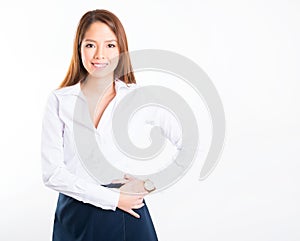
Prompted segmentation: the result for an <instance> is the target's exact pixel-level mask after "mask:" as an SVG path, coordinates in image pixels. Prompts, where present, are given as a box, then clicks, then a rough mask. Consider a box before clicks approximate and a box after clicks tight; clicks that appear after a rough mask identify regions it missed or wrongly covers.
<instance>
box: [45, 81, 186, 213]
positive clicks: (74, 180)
mask: <svg viewBox="0 0 300 241" xmlns="http://www.w3.org/2000/svg"><path fill="white" fill-rule="evenodd" d="M135 88H138V85H137V84H129V85H126V84H125V83H124V82H123V81H121V80H118V79H117V80H115V90H116V96H115V97H114V98H113V99H112V101H111V102H110V103H109V105H108V106H107V108H106V109H105V111H104V113H103V115H102V117H101V120H100V122H99V125H98V127H97V129H95V131H99V132H102V133H101V134H102V135H99V140H100V142H101V140H107V141H106V144H107V143H108V144H107V146H106V147H108V146H112V145H113V144H112V143H110V141H113V140H110V138H109V137H108V135H107V134H108V132H107V131H106V130H107V129H109V128H108V127H109V126H111V120H112V119H111V116H112V112H113V110H114V107H115V106H116V104H117V103H118V102H119V101H120V100H121V99H122V97H124V96H125V95H126V94H127V93H129V91H131V90H133V89H135ZM80 96H82V92H81V88H80V83H78V84H75V85H73V86H68V87H64V88H61V89H57V90H53V91H52V92H51V93H50V95H49V98H48V101H47V103H46V108H45V112H44V118H43V123H42V138H41V159H42V160H41V161H42V174H43V181H44V184H45V185H46V186H47V187H49V188H51V189H53V190H56V191H58V192H61V193H63V194H65V195H68V196H70V197H73V198H75V199H77V200H79V201H82V202H84V203H89V204H92V205H94V206H97V207H101V208H103V209H111V210H115V209H116V207H117V205H118V201H119V195H120V193H119V192H118V191H116V190H110V189H109V188H106V187H103V186H101V185H100V184H99V182H97V181H96V180H95V179H94V178H93V177H92V176H91V175H89V173H88V172H87V171H86V169H85V168H84V167H83V165H82V163H81V160H80V157H79V154H78V150H77V148H76V143H75V139H74V130H73V117H74V108H75V104H76V100H77V99H78V97H80ZM141 113H142V114H140V116H139V117H138V118H137V120H138V121H140V120H141V119H143V122H144V123H145V122H147V119H149V118H151V116H153V113H146V114H145V111H144V112H141ZM152 123H153V121H152ZM161 126H162V128H164V130H165V131H164V133H165V135H166V137H167V138H168V139H169V140H170V142H171V143H172V144H173V145H174V146H176V148H177V149H180V141H179V140H180V138H181V129H180V126H179V125H178V124H177V121H176V120H175V119H172V121H170V118H168V124H164V125H161ZM134 129H136V128H134ZM106 137H107V138H106ZM102 142H103V141H102ZM105 149H106V150H107V153H108V155H115V157H117V154H116V152H115V151H114V149H109V148H105ZM114 153H115V154H114ZM116 159H118V160H120V158H119V157H118V158H116ZM119 164H120V163H119ZM119 164H118V163H117V164H116V166H118V165H119ZM124 170H126V165H125V166H124Z"/></svg>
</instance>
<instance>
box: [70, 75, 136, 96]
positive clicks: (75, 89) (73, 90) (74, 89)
mask: <svg viewBox="0 0 300 241" xmlns="http://www.w3.org/2000/svg"><path fill="white" fill-rule="evenodd" d="M114 82H115V90H116V93H118V91H119V90H120V89H122V88H126V89H129V88H130V85H131V84H126V83H125V82H124V81H122V80H120V79H115V80H114ZM68 93H69V94H73V95H77V96H82V95H83V93H82V91H81V88H80V82H78V83H77V84H75V85H73V86H69V91H68Z"/></svg>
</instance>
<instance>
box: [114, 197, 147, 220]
mask: <svg viewBox="0 0 300 241" xmlns="http://www.w3.org/2000/svg"><path fill="white" fill-rule="evenodd" d="M143 200H144V197H143V196H142V195H140V196H139V195H130V194H129V195H128V194H123V193H122V192H121V193H120V198H119V202H118V208H120V209H122V210H123V211H125V212H127V213H129V214H131V215H132V216H134V217H136V218H140V215H139V214H138V213H136V212H135V211H133V210H132V209H139V208H141V207H143V206H144V205H145V204H144V203H143Z"/></svg>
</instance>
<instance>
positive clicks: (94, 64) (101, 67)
mask: <svg viewBox="0 0 300 241" xmlns="http://www.w3.org/2000/svg"><path fill="white" fill-rule="evenodd" d="M92 64H93V66H95V67H96V68H100V69H103V68H105V67H106V66H107V65H108V63H92Z"/></svg>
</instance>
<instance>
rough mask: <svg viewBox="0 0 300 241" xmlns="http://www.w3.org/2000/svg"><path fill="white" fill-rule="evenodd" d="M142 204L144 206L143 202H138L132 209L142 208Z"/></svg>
mask: <svg viewBox="0 0 300 241" xmlns="http://www.w3.org/2000/svg"><path fill="white" fill-rule="evenodd" d="M144 206H145V204H144V203H140V204H137V205H134V207H133V208H132V209H139V208H142V207H144Z"/></svg>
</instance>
